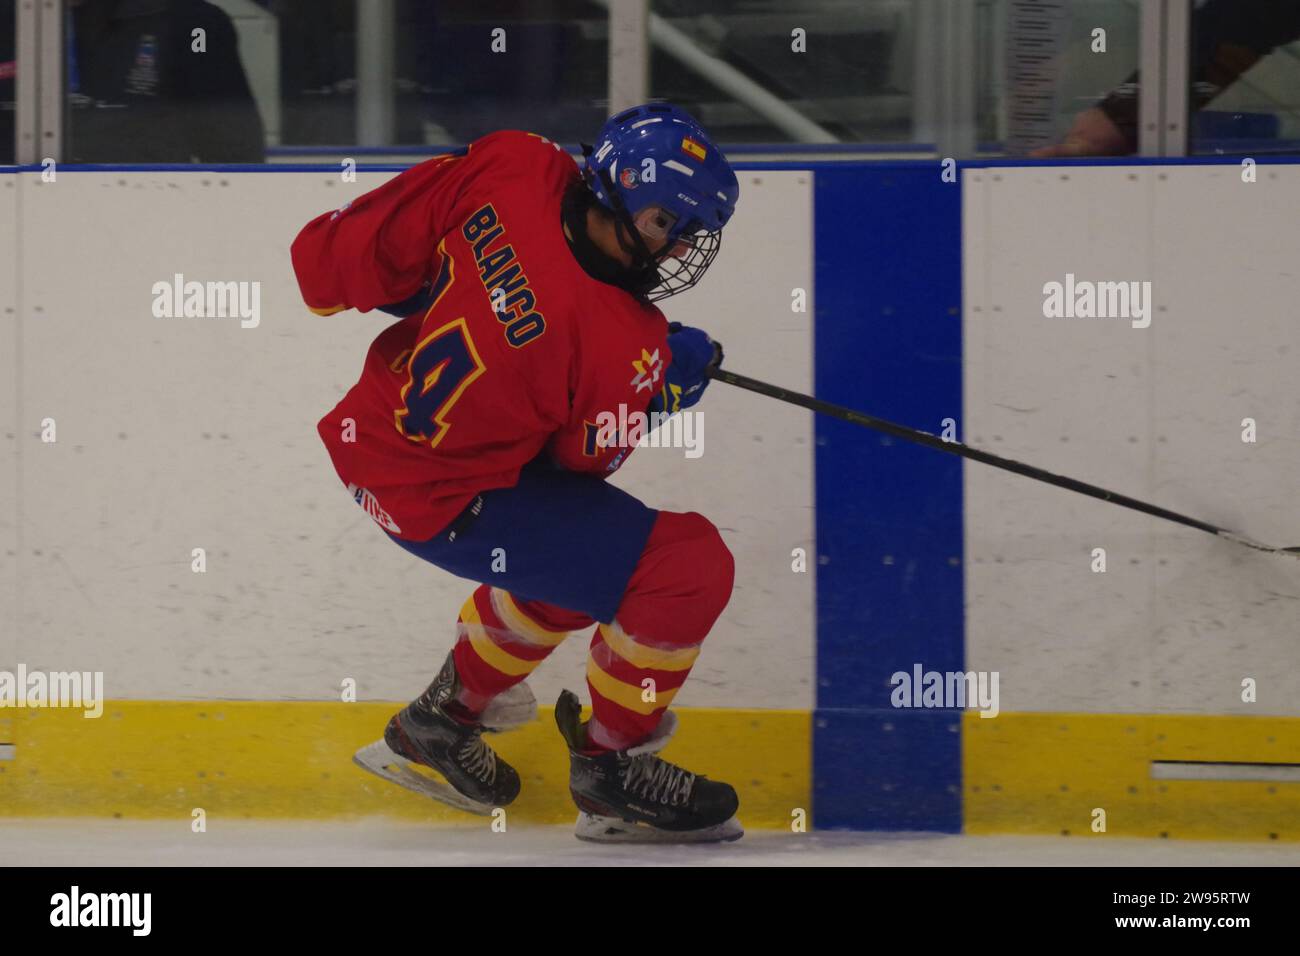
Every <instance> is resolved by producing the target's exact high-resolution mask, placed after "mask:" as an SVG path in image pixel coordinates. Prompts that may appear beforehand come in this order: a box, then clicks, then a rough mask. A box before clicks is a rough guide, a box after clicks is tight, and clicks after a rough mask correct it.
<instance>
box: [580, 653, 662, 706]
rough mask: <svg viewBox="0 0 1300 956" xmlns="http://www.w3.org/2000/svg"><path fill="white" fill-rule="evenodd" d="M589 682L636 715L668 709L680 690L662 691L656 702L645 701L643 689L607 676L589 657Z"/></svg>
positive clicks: (658, 694)
mask: <svg viewBox="0 0 1300 956" xmlns="http://www.w3.org/2000/svg"><path fill="white" fill-rule="evenodd" d="M587 680H588V681H590V682H591V686H592V688H593V689H594V690H595V691H596V693H598V694H600V696H601V697H604V698H606V699H607V700H612V701H613V702H614V703H616V704H618V705H619V706H620V707H623V708H625V709H626V710H630V711H632V712H633V713H636V714H646V715H649V714H653V713H654V712H655V711H656V710H660V709H661V708H664V707H667V706H668V705H669V704H671V703H672V702H673V698H674V697H676V696H677V691H678V688H676V687H674V688H673V689H672V690H661V691H656V692H655V699H654V700H650V701H647V700H644V699H643V698H642V696H641V695H642V693H643V692H644V689H643V688H641V687H633V686H632V685H631V684H628V683H624V682H623V681H621V680H619V679H618V678H617V677H614V676H613V675H611V674H607V673H606V672H605V671H603V670H601V669H600V666H599V665H598V664H597V663H596V662H595V661H594V660H593V659H592V658H591V656H590V655H588V657H587Z"/></svg>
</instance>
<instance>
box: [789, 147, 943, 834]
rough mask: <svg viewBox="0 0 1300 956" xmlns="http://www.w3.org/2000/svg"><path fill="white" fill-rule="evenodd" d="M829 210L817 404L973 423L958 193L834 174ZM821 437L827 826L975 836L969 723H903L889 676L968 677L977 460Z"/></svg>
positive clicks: (824, 225) (820, 695) (918, 170)
mask: <svg viewBox="0 0 1300 956" xmlns="http://www.w3.org/2000/svg"><path fill="white" fill-rule="evenodd" d="M815 195H816V199H815V202H816V206H815V217H814V223H815V225H814V239H815V243H816V246H815V265H814V269H815V286H814V288H815V304H816V323H815V326H814V348H815V358H814V369H815V381H816V392H817V396H818V397H819V398H822V399H825V400H827V401H831V402H836V403H838V404H841V405H847V406H849V407H851V408H857V409H861V410H863V411H866V412H868V413H870V414H872V415H877V416H880V417H883V418H887V419H891V420H893V421H897V422H901V423H903V424H906V425H911V426H912V427H915V428H920V429H922V430H924V431H928V432H933V433H939V432H940V431H941V430H942V428H943V424H942V422H943V419H945V418H953V419H955V420H956V421H957V422H958V423H960V420H961V361H962V360H961V298H960V292H961V228H960V226H961V223H960V213H961V199H960V187H959V185H958V184H956V183H951V182H947V183H945V182H943V181H942V180H941V178H940V176H939V167H938V165H937V164H935V163H928V164H916V165H907V166H900V165H898V164H891V165H889V166H885V167H881V166H864V167H858V168H852V169H842V168H829V169H828V168H825V167H820V168H819V169H818V171H817V174H816V194H815ZM815 428H816V442H817V447H816V495H817V507H816V521H817V552H818V566H817V707H816V714H815V719H814V731H813V782H814V799H813V808H814V809H813V813H814V823H815V825H816V826H817V827H822V828H835V827H839V828H852V829H885V830H939V831H947V832H956V831H960V829H961V819H962V818H961V735H960V732H957V731H954V729H953V728H954V727H957V726H958V725H959V723H960V714H959V712H957V711H955V710H924V709H896V708H894V707H893V706H891V702H890V694H891V691H892V690H893V687H892V685H891V683H890V677H891V675H892V674H893V673H895V672H897V671H903V672H906V673H908V674H910V673H911V672H912V669H913V665H915V664H920V665H921V666H922V667H923V668H924V670H927V671H928V670H935V671H959V670H962V669H963V661H964V658H965V654H964V647H963V640H964V637H963V617H962V614H963V612H962V596H963V572H962V567H961V557H962V468H961V460H960V459H958V458H956V457H955V456H948V455H944V454H942V453H941V452H937V451H934V450H932V449H927V448H921V447H918V446H914V445H909V444H906V443H903V442H900V441H897V440H895V439H892V438H890V437H888V436H885V435H880V434H878V433H876V432H873V431H868V430H866V429H864V428H861V427H858V426H855V425H850V424H848V423H845V422H840V421H838V420H835V419H831V418H827V417H826V416H818V418H817V421H816V426H815Z"/></svg>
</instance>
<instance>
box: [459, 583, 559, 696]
mask: <svg viewBox="0 0 1300 956" xmlns="http://www.w3.org/2000/svg"><path fill="white" fill-rule="evenodd" d="M460 621H461V627H463V628H465V635H466V636H467V637H468V638H469V646H470V647H472V648H473V649H474V653H475V654H477V655H478V656H479V659H480V660H482V661H483V663H485V664H487V665H488V667H491V668H493V669H494V670H498V671H500V672H501V673H502V674H508V675H509V676H511V677H527V676H528V675H529V674H531V673H532V672H533V671H534V670H535V669H536V668H537V665H538V664H540V663H541V661H526V660H523V659H521V658H518V657H515V656H514V655H513V654H510V653H507V652H506V651H504V650H503V649H502V648H501V647H500V646H499V645H498V644H497V643H496V642H494V641H493V640H492V638H490V637H488V635H487V628H486V627H485V626H484V624H483V620H482V619H481V618H480V617H479V613H478V608H477V607H475V606H474V598H473V597H471V598H470V599H469V600H468V601H466V602H465V606H464V607H462V608H461V609H460Z"/></svg>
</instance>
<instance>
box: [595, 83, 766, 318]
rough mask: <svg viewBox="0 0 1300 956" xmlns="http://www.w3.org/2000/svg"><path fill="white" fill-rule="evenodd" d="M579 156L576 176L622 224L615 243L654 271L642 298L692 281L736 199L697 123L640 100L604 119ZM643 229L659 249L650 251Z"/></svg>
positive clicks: (730, 177) (724, 166)
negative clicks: (580, 165) (591, 142)
mask: <svg viewBox="0 0 1300 956" xmlns="http://www.w3.org/2000/svg"><path fill="white" fill-rule="evenodd" d="M584 153H585V155H586V158H587V164H586V169H585V170H584V171H583V175H584V176H585V177H586V180H587V184H588V185H589V186H590V188H591V191H592V192H593V193H594V194H595V196H596V199H597V201H599V202H600V204H601V205H602V206H604V207H605V208H606V209H608V210H610V211H611V212H612V213H614V215H615V216H616V217H617V219H618V220H619V221H620V222H621V223H622V226H623V231H624V232H625V233H626V236H624V235H622V234H620V242H622V243H623V244H624V248H625V249H626V250H627V251H628V252H629V253H630V254H632V256H633V260H634V262H635V263H636V264H637V265H638V266H639V267H641V268H644V269H654V270H657V278H658V281H657V283H656V284H655V285H654V286H653V287H652V288H651V289H650V290H649V291H648V292H647V293H646V299H647V300H648V301H650V302H654V301H656V300H658V299H665V298H667V297H668V296H670V295H675V294H677V293H678V292H681V291H683V290H684V289H689V288H690V287H691V286H693V285H695V283H697V282H698V281H699V280H700V277H701V276H703V275H704V272H705V270H706V269H708V267H709V266H710V265H711V264H712V262H713V260H714V259H715V258H716V257H717V255H718V249H719V248H720V246H721V242H722V227H723V226H725V225H726V224H727V221H728V220H730V219H731V215H732V213H734V212H735V211H736V201H737V200H738V199H739V198H740V184H739V183H738V182H737V181H736V174H735V173H734V172H733V171H732V169H731V164H730V163H728V162H727V158H726V157H725V156H723V155H722V151H721V150H720V149H718V147H717V146H715V145H714V144H713V142H712V141H711V140H710V139H709V137H708V135H707V134H706V133H705V132H704V129H703V127H701V126H700V124H699V123H698V122H696V120H695V119H694V118H693V117H692V116H691V115H690V114H689V113H687V112H686V111H685V110H682V109H679V108H678V107H676V106H672V105H670V104H668V103H647V104H645V105H644V106H634V107H632V108H631V109H628V110H624V111H623V112H621V113H619V114H617V115H616V116H613V117H610V119H608V120H607V121H606V122H605V125H604V127H602V128H601V131H600V135H599V136H598V137H597V138H596V145H595V146H594V147H584ZM643 232H644V233H645V234H646V235H648V236H650V237H651V238H652V239H654V240H656V241H662V242H663V245H662V248H660V249H659V250H658V251H657V252H655V253H651V252H650V250H649V248H648V247H647V246H646V244H645V241H644V239H643V238H642V233H643Z"/></svg>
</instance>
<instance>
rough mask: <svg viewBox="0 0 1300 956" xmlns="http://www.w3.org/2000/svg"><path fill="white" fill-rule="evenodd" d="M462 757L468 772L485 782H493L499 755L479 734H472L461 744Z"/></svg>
mask: <svg viewBox="0 0 1300 956" xmlns="http://www.w3.org/2000/svg"><path fill="white" fill-rule="evenodd" d="M459 755H460V759H461V763H462V765H463V766H464V768H465V770H466V772H468V773H469V774H471V775H473V776H474V777H477V778H478V779H479V780H481V781H483V782H484V783H491V782H492V781H493V780H494V779H495V778H496V775H497V755H496V754H495V753H494V752H493V751H492V748H491V747H489V746H488V745H487V744H486V743H484V742H483V738H482V737H481V736H479V735H478V734H474V735H472V736H471V737H470V738H469V739H468V740H466V741H465V742H464V743H463V744H461V746H460V754H459Z"/></svg>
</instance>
